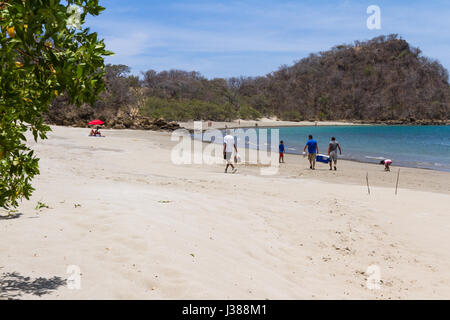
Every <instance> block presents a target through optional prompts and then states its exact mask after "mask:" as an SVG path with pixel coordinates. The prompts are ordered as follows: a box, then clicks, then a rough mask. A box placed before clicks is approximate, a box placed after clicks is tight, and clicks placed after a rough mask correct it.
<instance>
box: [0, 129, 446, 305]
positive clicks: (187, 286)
mask: <svg viewBox="0 0 450 320" xmlns="http://www.w3.org/2000/svg"><path fill="white" fill-rule="evenodd" d="M52 128H53V133H51V134H50V139H49V140H46V141H40V142H39V143H38V144H35V143H31V144H32V145H33V148H35V149H36V151H37V155H38V156H39V157H40V158H41V162H40V165H41V175H40V176H39V177H38V178H36V180H35V181H34V186H35V187H36V189H37V190H36V191H35V193H34V196H33V197H32V199H31V200H29V201H24V202H23V204H22V205H21V207H20V208H19V209H20V210H19V213H18V214H16V215H15V216H12V217H9V218H8V217H6V216H5V214H4V213H2V215H3V216H2V217H0V232H1V234H2V241H1V242H0V299H8V298H21V299H333V298H335V299H432V298H433V299H450V272H449V270H450V215H449V210H448V207H449V204H450V182H449V181H450V179H449V178H450V173H446V172H437V171H430V170H420V169H409V168H402V169H401V177H400V186H399V191H398V195H397V196H396V195H395V194H394V188H395V180H396V172H397V169H396V168H395V167H393V171H392V172H390V173H386V172H384V171H383V167H382V166H377V165H370V164H364V163H356V162H347V161H340V162H339V171H337V172H334V171H332V172H330V171H328V167H327V165H325V164H322V165H320V164H318V170H316V171H310V170H309V166H308V164H307V160H305V159H303V158H302V157H300V156H292V155H288V156H287V158H286V162H287V164H285V165H282V167H281V168H280V172H279V174H277V175H274V176H261V175H260V174H259V168H258V167H257V166H256V165H240V166H239V167H238V168H239V172H238V174H235V175H233V174H224V173H223V166H222V165H210V166H209V165H180V166H177V165H174V164H172V163H171V161H170V153H171V149H172V147H173V145H174V144H175V142H171V141H170V134H168V133H158V132H145V131H131V130H123V131H120V130H103V133H104V134H105V135H106V136H107V137H106V138H89V137H87V134H88V130H87V129H78V128H64V127H52ZM366 172H369V177H370V184H371V194H370V195H368V193H367V187H366V184H365V183H366V181H365V176H366ZM38 201H40V202H42V203H45V204H46V205H48V206H49V207H50V208H44V209H42V210H36V209H35V207H36V204H37V203H38ZM70 265H76V266H79V268H80V270H81V288H80V289H79V290H70V289H68V288H67V286H66V285H65V280H66V279H67V277H68V276H69V275H68V274H67V267H68V266H70ZM371 265H376V266H378V267H379V269H380V272H381V274H380V276H381V285H380V288H379V289H378V290H369V289H368V288H367V286H366V279H367V275H366V274H365V272H366V270H367V268H368V267H369V266H371Z"/></svg>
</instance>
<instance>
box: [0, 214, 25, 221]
mask: <svg viewBox="0 0 450 320" xmlns="http://www.w3.org/2000/svg"><path fill="white" fill-rule="evenodd" d="M20 216H22V213H11V214H7V215H0V220H13V219H17V218H20Z"/></svg>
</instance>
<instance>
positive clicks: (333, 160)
mask: <svg viewBox="0 0 450 320" xmlns="http://www.w3.org/2000/svg"><path fill="white" fill-rule="evenodd" d="M233 151H236V156H235V162H236V157H237V158H239V155H238V150H237V147H236V143H235V141H234V137H233V136H232V135H231V131H230V130H227V135H226V136H225V137H224V138H223V158H224V159H225V160H226V167H225V173H227V172H228V168H229V167H231V169H232V173H236V172H237V169H236V168H235V166H234V165H233V161H232V156H233ZM278 151H279V160H278V161H279V163H284V154H285V153H286V151H287V148H286V146H285V145H284V142H283V141H280V144H279V146H278ZM306 151H307V152H308V160H309V168H310V169H311V170H315V169H316V158H317V155H318V154H319V146H318V144H317V141H316V140H315V139H314V138H313V136H312V135H311V134H310V135H309V136H308V141H307V142H306V144H305V147H304V148H303V154H306ZM338 151H339V155H341V154H342V148H341V146H340V144H339V142H337V141H336V138H335V137H331V140H330V143H329V144H328V163H329V165H330V170H333V169H334V170H335V171H336V170H337V160H338ZM380 164H382V165H384V170H385V171H390V166H391V164H392V160H391V159H385V160H382V161H381V162H380Z"/></svg>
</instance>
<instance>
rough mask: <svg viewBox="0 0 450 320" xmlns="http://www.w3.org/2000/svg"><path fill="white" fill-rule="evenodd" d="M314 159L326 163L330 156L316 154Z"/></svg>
mask: <svg viewBox="0 0 450 320" xmlns="http://www.w3.org/2000/svg"><path fill="white" fill-rule="evenodd" d="M316 161H317V162H323V163H328V162H330V157H329V156H326V155H324V154H318V155H317V156H316Z"/></svg>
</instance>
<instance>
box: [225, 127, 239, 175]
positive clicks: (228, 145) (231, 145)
mask: <svg viewBox="0 0 450 320" xmlns="http://www.w3.org/2000/svg"><path fill="white" fill-rule="evenodd" d="M233 149H234V150H235V151H236V153H237V152H238V151H237V147H236V143H235V142H234V137H233V136H232V135H231V131H230V130H227V135H226V136H225V137H224V138H223V158H224V159H225V160H226V161H227V166H226V168H225V173H227V171H228V167H229V166H231V168H233V171H232V172H233V173H236V171H237V169H236V168H235V167H234V166H233V163H232V162H231V157H232V155H233Z"/></svg>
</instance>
